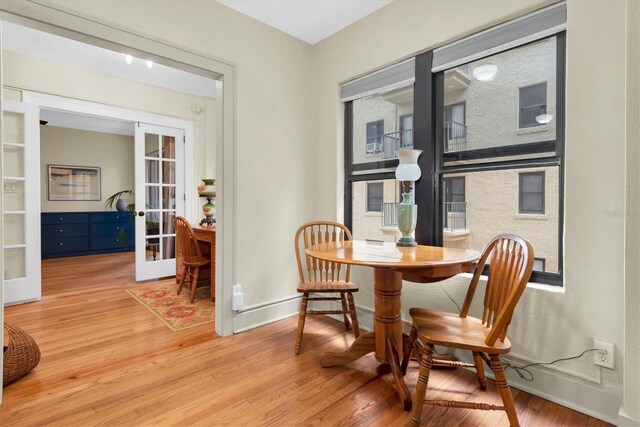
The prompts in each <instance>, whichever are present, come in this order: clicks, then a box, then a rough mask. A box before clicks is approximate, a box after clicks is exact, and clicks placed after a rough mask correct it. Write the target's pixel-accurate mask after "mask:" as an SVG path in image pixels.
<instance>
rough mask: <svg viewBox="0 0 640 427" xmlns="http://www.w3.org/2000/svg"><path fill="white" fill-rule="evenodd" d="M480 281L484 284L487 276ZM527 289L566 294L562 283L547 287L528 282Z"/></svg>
mask: <svg viewBox="0 0 640 427" xmlns="http://www.w3.org/2000/svg"><path fill="white" fill-rule="evenodd" d="M458 276H461V277H467V278H469V280H471V278H472V277H473V274H471V273H460V274H458ZM480 280H481V281H484V282H486V281H487V276H484V275H482V276H480ZM527 288H530V289H535V290H538V291H545V292H551V293H554V294H564V293H565V292H566V289H565V287H564V283H563V284H562V286H556V285H547V284H546V283H536V282H529V283H527Z"/></svg>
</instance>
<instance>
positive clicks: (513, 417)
mask: <svg viewBox="0 0 640 427" xmlns="http://www.w3.org/2000/svg"><path fill="white" fill-rule="evenodd" d="M489 359H490V361H491V370H492V371H493V374H494V375H495V379H496V385H497V386H498V391H499V392H500V397H502V403H503V404H504V407H505V411H506V412H507V417H508V418H509V424H510V425H511V427H519V426H520V423H519V422H518V414H517V413H516V405H515V403H514V401H513V395H512V394H511V389H510V388H509V384H508V383H507V376H506V375H505V374H504V368H503V367H502V362H500V356H498V355H497V354H491V355H489Z"/></svg>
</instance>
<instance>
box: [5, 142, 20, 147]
mask: <svg viewBox="0 0 640 427" xmlns="http://www.w3.org/2000/svg"><path fill="white" fill-rule="evenodd" d="M2 146H3V147H6V148H24V144H20V143H18V142H3V143H2Z"/></svg>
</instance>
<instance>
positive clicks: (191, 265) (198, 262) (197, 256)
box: [173, 216, 215, 303]
mask: <svg viewBox="0 0 640 427" xmlns="http://www.w3.org/2000/svg"><path fill="white" fill-rule="evenodd" d="M173 223H174V225H175V229H176V240H177V243H178V247H179V248H181V250H182V265H183V273H182V277H181V278H180V283H178V288H177V291H176V293H177V294H178V295H180V292H182V287H183V286H184V283H185V282H187V283H188V286H189V291H190V292H191V302H192V303H193V302H194V301H195V299H196V288H197V287H198V277H199V276H200V270H202V269H203V268H210V266H211V263H210V261H209V259H207V258H206V257H204V256H202V251H201V250H200V245H199V244H198V240H197V239H196V235H195V233H194V232H193V228H191V224H189V221H187V220H186V219H185V218H184V217H181V216H177V217H176V218H175V219H174V220H173ZM214 292H215V290H214V289H211V300H212V301H213V298H214Z"/></svg>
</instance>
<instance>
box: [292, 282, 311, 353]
mask: <svg viewBox="0 0 640 427" xmlns="http://www.w3.org/2000/svg"><path fill="white" fill-rule="evenodd" d="M308 301H309V294H308V293H307V292H305V293H304V294H302V303H301V304H300V315H299V316H298V333H297V334H296V347H295V351H296V354H300V349H301V348H302V332H303V331H304V319H305V317H306V316H307V303H308Z"/></svg>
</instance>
